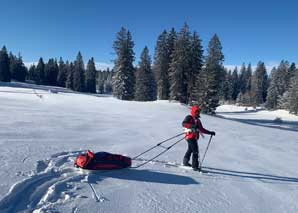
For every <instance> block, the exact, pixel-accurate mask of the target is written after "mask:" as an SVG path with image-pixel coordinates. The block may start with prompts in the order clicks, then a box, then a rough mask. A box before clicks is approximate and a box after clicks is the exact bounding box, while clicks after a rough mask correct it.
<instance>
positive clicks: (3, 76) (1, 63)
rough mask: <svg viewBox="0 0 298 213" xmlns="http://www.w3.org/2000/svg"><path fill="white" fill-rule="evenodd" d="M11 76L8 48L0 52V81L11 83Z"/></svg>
mask: <svg viewBox="0 0 298 213" xmlns="http://www.w3.org/2000/svg"><path fill="white" fill-rule="evenodd" d="M10 80H11V74H10V70H9V58H8V54H7V50H6V47H5V46H3V48H2V50H1V51H0V81H4V82H10Z"/></svg>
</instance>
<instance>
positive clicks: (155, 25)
mask: <svg viewBox="0 0 298 213" xmlns="http://www.w3.org/2000/svg"><path fill="white" fill-rule="evenodd" d="M297 2H298V1H296V0H292V1H290V0H283V1H269V0H249V1H241V0H227V1H224V0H213V1H207V0H206V1H201V0H183V1H182V0H181V1H173V0H172V1H170V0H151V1H141V0H118V1H116V0H109V1H100V0H98V1H95V0H93V1H91V0H85V1H78V0H64V1H62V0H60V1H58V0H51V1H50V0H26V1H24V0H23V1H22V0H21V1H17V0H6V1H4V0H0V3H1V4H0V27H1V31H0V46H3V45H6V47H7V48H8V50H9V51H12V52H13V53H15V54H17V53H18V52H21V55H22V56H23V59H24V61H25V62H34V61H37V60H38V59H39V57H41V56H42V57H43V58H44V59H45V60H46V61H47V60H48V59H49V58H50V57H57V58H59V57H60V56H62V57H63V59H65V60H66V59H68V60H74V59H75V57H76V55H77V53H78V51H79V50H80V51H81V52H82V55H83V58H84V61H85V63H86V62H87V60H88V59H89V58H91V57H94V58H95V60H96V61H97V62H101V63H107V64H111V63H112V60H113V59H114V58H115V54H114V53H113V52H114V51H113V48H112V44H113V41H114V40H115V37H116V33H117V32H118V31H119V30H120V28H121V26H124V27H125V28H127V29H128V30H130V31H131V33H132V36H133V40H134V42H135V48H134V50H135V53H136V62H138V60H139V57H140V52H141V51H142V49H143V48H144V46H145V45H147V46H148V47H149V50H150V54H151V56H153V54H154V47H155V43H156V39H157V36H158V35H159V34H160V33H161V32H162V30H164V29H166V30H169V29H170V28H171V27H174V28H175V29H176V30H180V28H181V26H182V25H183V23H184V22H187V23H188V25H189V26H190V29H191V30H192V31H193V30H195V31H197V32H198V33H199V36H200V38H201V39H202V40H203V46H204V50H206V47H207V45H208V42H209V40H210V38H211V36H212V35H213V34H214V33H217V34H218V36H219V38H220V40H221V42H222V46H223V53H224V55H225V64H226V65H239V64H241V63H242V62H246V63H248V62H251V63H252V64H256V63H257V62H258V61H259V60H262V61H264V62H265V63H266V64H267V65H274V64H277V63H279V62H280V60H282V59H286V60H289V61H290V62H296V63H298V54H297V53H298V41H297V39H298V3H297Z"/></svg>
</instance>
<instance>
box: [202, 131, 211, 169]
mask: <svg viewBox="0 0 298 213" xmlns="http://www.w3.org/2000/svg"><path fill="white" fill-rule="evenodd" d="M211 139H212V135H211V136H210V139H209V142H208V145H207V148H206V150H205V153H204V156H203V158H202V162H201V166H200V169H201V168H202V165H203V162H204V159H205V156H206V153H207V151H208V148H209V145H210V143H211Z"/></svg>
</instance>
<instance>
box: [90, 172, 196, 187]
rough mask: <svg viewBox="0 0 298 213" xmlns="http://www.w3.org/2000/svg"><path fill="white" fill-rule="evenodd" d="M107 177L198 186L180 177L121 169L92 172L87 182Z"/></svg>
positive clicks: (193, 181) (184, 177)
mask: <svg viewBox="0 0 298 213" xmlns="http://www.w3.org/2000/svg"><path fill="white" fill-rule="evenodd" d="M107 177H111V178H117V179H121V180H132V181H140V182H148V183H162V184H175V185H190V184H199V183H198V182H197V181H195V180H194V179H192V178H190V177H186V176H182V175H177V174H168V173H162V172H157V171H151V170H137V169H122V170H113V171H106V172H100V171H99V172H94V173H92V174H90V175H89V178H88V181H89V183H97V182H99V181H102V180H103V179H104V178H107Z"/></svg>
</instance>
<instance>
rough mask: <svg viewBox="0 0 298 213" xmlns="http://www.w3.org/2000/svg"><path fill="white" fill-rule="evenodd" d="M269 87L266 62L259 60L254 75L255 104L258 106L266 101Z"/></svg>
mask: <svg viewBox="0 0 298 213" xmlns="http://www.w3.org/2000/svg"><path fill="white" fill-rule="evenodd" d="M267 89H268V76H267V71H266V67H265V64H264V63H263V62H259V63H258V65H257V68H256V71H255V72H254V75H253V77H252V98H253V104H254V105H255V106H258V105H260V104H263V103H264V102H265V101H266V96H267Z"/></svg>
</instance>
